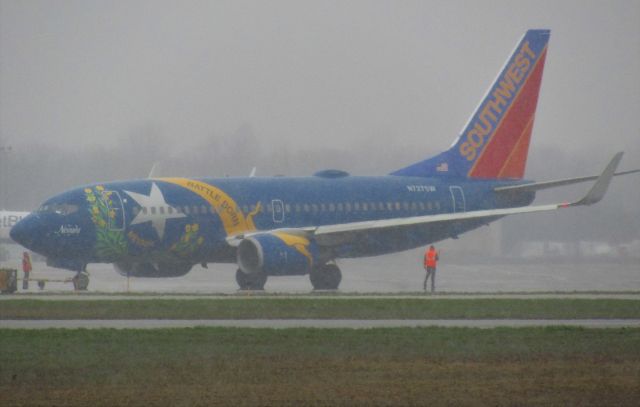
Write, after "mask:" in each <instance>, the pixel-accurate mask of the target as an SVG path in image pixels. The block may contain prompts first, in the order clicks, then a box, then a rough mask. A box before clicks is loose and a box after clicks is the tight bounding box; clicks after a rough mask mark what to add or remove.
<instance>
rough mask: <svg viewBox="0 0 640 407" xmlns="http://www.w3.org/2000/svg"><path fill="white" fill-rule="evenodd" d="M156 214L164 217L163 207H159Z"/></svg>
mask: <svg viewBox="0 0 640 407" xmlns="http://www.w3.org/2000/svg"><path fill="white" fill-rule="evenodd" d="M158 212H160V215H164V206H161V207H159V208H158Z"/></svg>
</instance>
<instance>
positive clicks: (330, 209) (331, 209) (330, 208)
mask: <svg viewBox="0 0 640 407" xmlns="http://www.w3.org/2000/svg"><path fill="white" fill-rule="evenodd" d="M335 210H336V204H334V203H330V204H329V211H330V212H335Z"/></svg>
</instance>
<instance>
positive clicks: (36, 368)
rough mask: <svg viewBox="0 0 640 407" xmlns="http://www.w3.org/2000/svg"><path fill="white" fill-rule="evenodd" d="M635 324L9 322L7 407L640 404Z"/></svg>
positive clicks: (0, 381)
mask: <svg viewBox="0 0 640 407" xmlns="http://www.w3.org/2000/svg"><path fill="white" fill-rule="evenodd" d="M639 378H640V329H606V330H598V329H580V328H562V327H553V328H520V329H512V328H498V329H490V330H478V329H468V328H449V329H447V328H400V329H370V330H339V329H331V330H321V329H286V330H270V329H238V328H192V329H168V330H148V331H146V330H110V329H104V330H44V331H26V330H0V405H57V406H77V405H97V406H101V405H124V404H127V405H128V404H133V405H335V406H340V405H356V406H357V405H426V404H430V405H431V404H435V405H619V406H624V405H637V404H636V403H637V400H638V399H639V396H640V380H638V379H639Z"/></svg>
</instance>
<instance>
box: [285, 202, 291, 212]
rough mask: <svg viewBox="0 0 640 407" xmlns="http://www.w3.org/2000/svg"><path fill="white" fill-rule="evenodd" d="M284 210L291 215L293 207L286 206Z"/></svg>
mask: <svg viewBox="0 0 640 407" xmlns="http://www.w3.org/2000/svg"><path fill="white" fill-rule="evenodd" d="M284 210H285V211H286V212H287V213H291V205H289V204H286V205H285V206H284Z"/></svg>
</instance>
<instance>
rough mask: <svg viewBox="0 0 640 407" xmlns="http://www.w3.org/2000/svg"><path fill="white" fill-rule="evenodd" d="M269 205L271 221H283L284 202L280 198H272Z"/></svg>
mask: <svg viewBox="0 0 640 407" xmlns="http://www.w3.org/2000/svg"><path fill="white" fill-rule="evenodd" d="M271 207H272V208H273V222H274V223H282V222H284V203H283V202H282V200H280V199H274V200H272V201H271Z"/></svg>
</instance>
